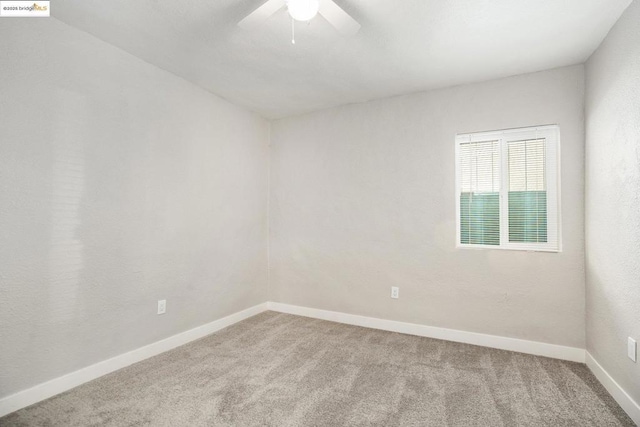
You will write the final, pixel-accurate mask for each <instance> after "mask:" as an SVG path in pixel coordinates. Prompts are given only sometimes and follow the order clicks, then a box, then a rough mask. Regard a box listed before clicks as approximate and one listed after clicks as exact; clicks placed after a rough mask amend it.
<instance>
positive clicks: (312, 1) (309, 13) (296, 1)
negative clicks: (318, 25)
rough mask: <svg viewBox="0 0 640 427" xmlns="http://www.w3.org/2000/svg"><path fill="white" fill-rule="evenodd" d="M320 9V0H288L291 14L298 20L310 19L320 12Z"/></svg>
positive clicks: (288, 8)
mask: <svg viewBox="0 0 640 427" xmlns="http://www.w3.org/2000/svg"><path fill="white" fill-rule="evenodd" d="M319 9H320V2H319V1H318V0H287V10H288V11H289V15H291V17H292V18H293V19H295V20H296V21H303V22H306V21H310V20H311V19H313V17H314V16H316V15H317V14H318V10H319Z"/></svg>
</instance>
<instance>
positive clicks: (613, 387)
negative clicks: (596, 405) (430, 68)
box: [586, 352, 640, 426]
mask: <svg viewBox="0 0 640 427" xmlns="http://www.w3.org/2000/svg"><path fill="white" fill-rule="evenodd" d="M586 362H587V366H588V367H589V369H591V372H593V375H595V377H596V378H597V379H598V381H600V383H602V385H603V386H604V388H606V389H607V391H608V392H609V394H611V396H613V398H614V399H615V400H616V402H618V405H620V407H621V408H622V409H624V411H625V412H626V413H627V414H628V415H629V417H631V419H632V420H633V422H634V423H636V425H638V426H640V405H638V403H637V402H635V401H634V400H633V399H632V398H631V396H629V395H628V394H627V392H626V391H624V389H623V388H622V387H620V385H619V384H618V383H617V382H616V380H614V379H613V378H611V375H609V373H608V372H607V371H605V370H604V368H603V367H602V365H600V364H599V363H598V361H597V360H596V359H594V358H593V356H592V355H591V354H590V353H589V352H587V355H586Z"/></svg>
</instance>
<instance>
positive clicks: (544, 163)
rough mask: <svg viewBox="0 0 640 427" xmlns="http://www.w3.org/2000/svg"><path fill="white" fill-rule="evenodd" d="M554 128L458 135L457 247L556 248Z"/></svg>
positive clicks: (556, 143) (556, 146)
mask: <svg viewBox="0 0 640 427" xmlns="http://www.w3.org/2000/svg"><path fill="white" fill-rule="evenodd" d="M558 157H559V131H558V128H557V126H542V127H536V128H526V129H513V130H507V131H494V132H482V133H476V134H465V135H458V136H457V138H456V171H457V180H456V182H457V185H456V187H457V201H456V203H457V225H458V227H457V229H458V241H457V244H458V245H459V246H463V247H465V246H468V247H493V248H504V249H523V250H542V251H558V250H559V249H560V245H559V242H560V240H559V223H560V222H559V210H558V198H559V192H558V184H559V179H558V178H559V176H558V175H559V174H558Z"/></svg>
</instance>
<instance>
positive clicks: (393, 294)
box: [391, 286, 400, 298]
mask: <svg viewBox="0 0 640 427" xmlns="http://www.w3.org/2000/svg"><path fill="white" fill-rule="evenodd" d="M399 297H400V288H398V287H397V286H392V287H391V298H399Z"/></svg>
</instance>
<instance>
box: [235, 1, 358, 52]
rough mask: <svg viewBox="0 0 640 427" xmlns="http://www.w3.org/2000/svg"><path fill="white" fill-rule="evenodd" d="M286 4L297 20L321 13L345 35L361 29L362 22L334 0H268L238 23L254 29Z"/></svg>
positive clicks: (293, 17)
mask: <svg viewBox="0 0 640 427" xmlns="http://www.w3.org/2000/svg"><path fill="white" fill-rule="evenodd" d="M285 6H286V7H287V11H288V12H289V15H290V16H291V18H292V20H295V21H301V22H308V21H310V20H311V19H313V18H314V17H315V16H316V15H317V14H318V13H320V15H322V16H323V17H324V19H326V20H327V21H329V23H330V24H331V25H333V26H334V27H335V28H336V30H338V31H339V32H340V33H341V34H343V35H346V36H350V35H353V34H355V33H357V32H358V30H360V24H358V22H357V21H356V20H355V19H353V18H352V17H351V16H350V15H349V14H348V13H347V12H345V11H344V10H342V8H340V6H338V5H337V4H335V3H334V1H333V0H267V1H266V2H265V3H264V4H263V5H262V6H260V7H259V8H257V9H256V10H254V11H253V12H251V13H250V14H249V15H248V16H247V17H245V18H244V19H243V20H242V21H240V22H239V23H238V25H239V26H240V27H241V28H244V29H247V30H251V29H254V28H256V27H258V26H259V25H260V24H262V23H264V21H266V20H267V18H269V17H270V16H271V15H273V14H274V13H276V12H277V11H279V10H280V9H282V8H283V7H285ZM292 41H293V40H292ZM293 42H294V43H295V41H293Z"/></svg>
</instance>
